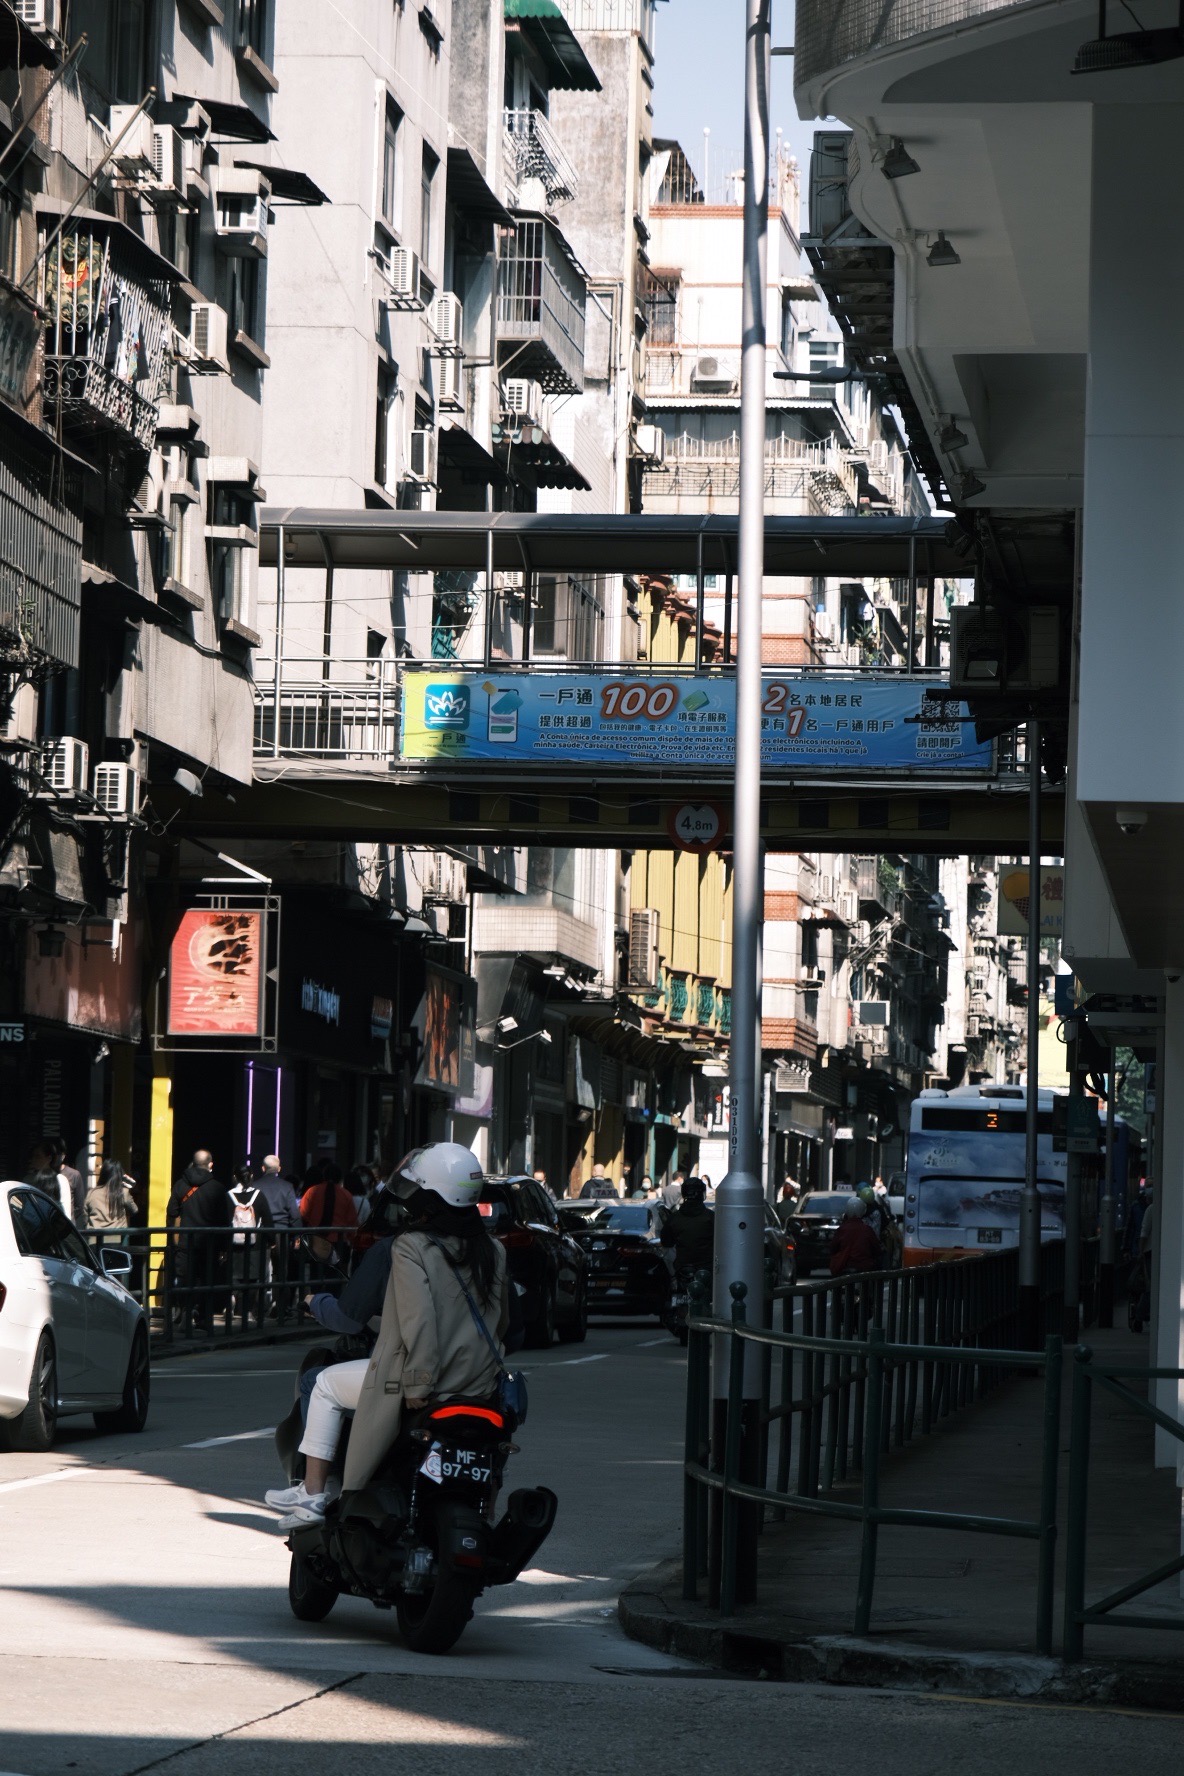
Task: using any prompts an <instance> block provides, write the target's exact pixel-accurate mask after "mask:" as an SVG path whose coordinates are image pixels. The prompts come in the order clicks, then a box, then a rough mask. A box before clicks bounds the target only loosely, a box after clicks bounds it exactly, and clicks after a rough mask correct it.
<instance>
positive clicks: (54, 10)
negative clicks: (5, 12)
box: [12, 0, 62, 33]
mask: <svg viewBox="0 0 1184 1776" xmlns="http://www.w3.org/2000/svg"><path fill="white" fill-rule="evenodd" d="M12 8H13V11H14V12H15V13H16V16H17V18H18V19H20V21H21V24H22V25H28V27H29V29H30V30H31V31H53V32H56V33H60V32H61V28H62V7H61V0H12Z"/></svg>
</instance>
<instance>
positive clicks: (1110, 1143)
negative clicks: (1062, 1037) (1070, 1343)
mask: <svg viewBox="0 0 1184 1776" xmlns="http://www.w3.org/2000/svg"><path fill="white" fill-rule="evenodd" d="M1117 1067H1118V1056H1117V1054H1116V1053H1112V1054H1111V1056H1110V1071H1109V1073H1108V1074H1107V1075H1106V1176H1105V1179H1104V1181H1103V1183H1102V1201H1101V1205H1100V1216H1101V1240H1100V1245H1099V1251H1098V1260H1099V1269H1098V1325H1099V1326H1102V1327H1105V1328H1106V1329H1109V1328H1110V1327H1111V1326H1113V1324H1114V1265H1115V1260H1116V1258H1117V1256H1118V1254H1117V1245H1118V1240H1117V1229H1116V1228H1115V1226H1114V1094H1115V1091H1116V1089H1117V1085H1118V1081H1117V1079H1116V1078H1115V1073H1116V1070H1117Z"/></svg>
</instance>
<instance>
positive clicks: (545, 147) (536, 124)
mask: <svg viewBox="0 0 1184 1776" xmlns="http://www.w3.org/2000/svg"><path fill="white" fill-rule="evenodd" d="M505 120H506V160H507V162H508V164H509V165H510V166H511V167H513V169H514V177H515V179H516V181H517V183H518V184H519V185H521V184H522V181H523V180H524V179H537V180H538V181H539V183H540V184H541V185H542V187H543V190H544V191H545V192H546V194H547V202H548V203H549V204H552V203H566V202H567V201H568V199H569V198H572V197H574V196H575V194H576V191H577V190H578V188H579V183H580V178H579V174H578V173H577V172H576V169H575V167H574V166H573V165H572V164H571V161H570V160H569V159H568V158H567V155H566V154H565V153H564V152H563V149H562V148H561V147H560V145H559V142H558V140H557V139H556V136H555V132H554V130H553V129H552V128H551V125H550V124H549V123H548V122H547V119H546V118H545V117H544V116H543V113H542V112H541V111H507V112H506V113H505Z"/></svg>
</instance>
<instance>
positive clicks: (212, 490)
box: [206, 481, 255, 628]
mask: <svg viewBox="0 0 1184 1776" xmlns="http://www.w3.org/2000/svg"><path fill="white" fill-rule="evenodd" d="M207 513H208V522H209V526H210V534H209V536H208V537H207V543H206V550H207V565H208V567H209V573H210V593H211V596H212V598H213V603H214V614H215V617H216V618H217V621H218V622H219V624H225V623H228V622H235V623H238V624H241V625H242V626H243V627H244V628H250V626H251V580H250V557H251V556H253V554H254V542H255V502H254V501H253V500H252V499H249V498H248V497H247V495H246V493H244V492H243V490H242V488H241V487H239V486H236V485H234V484H233V483H231V482H226V481H214V482H211V483H210V487H209V499H208V505H207ZM236 533H244V534H236Z"/></svg>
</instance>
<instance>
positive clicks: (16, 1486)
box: [0, 1467, 85, 1492]
mask: <svg viewBox="0 0 1184 1776" xmlns="http://www.w3.org/2000/svg"><path fill="white" fill-rule="evenodd" d="M83 1472H85V1470H84V1469H83V1468H82V1467H77V1468H55V1469H54V1471H53V1473H52V1474H31V1475H30V1476H29V1478H28V1479H27V1480H4V1481H0V1492H19V1491H20V1490H21V1488H22V1487H23V1486H52V1485H53V1483H54V1481H55V1480H72V1479H73V1478H74V1476H75V1474H81V1473H83Z"/></svg>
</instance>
